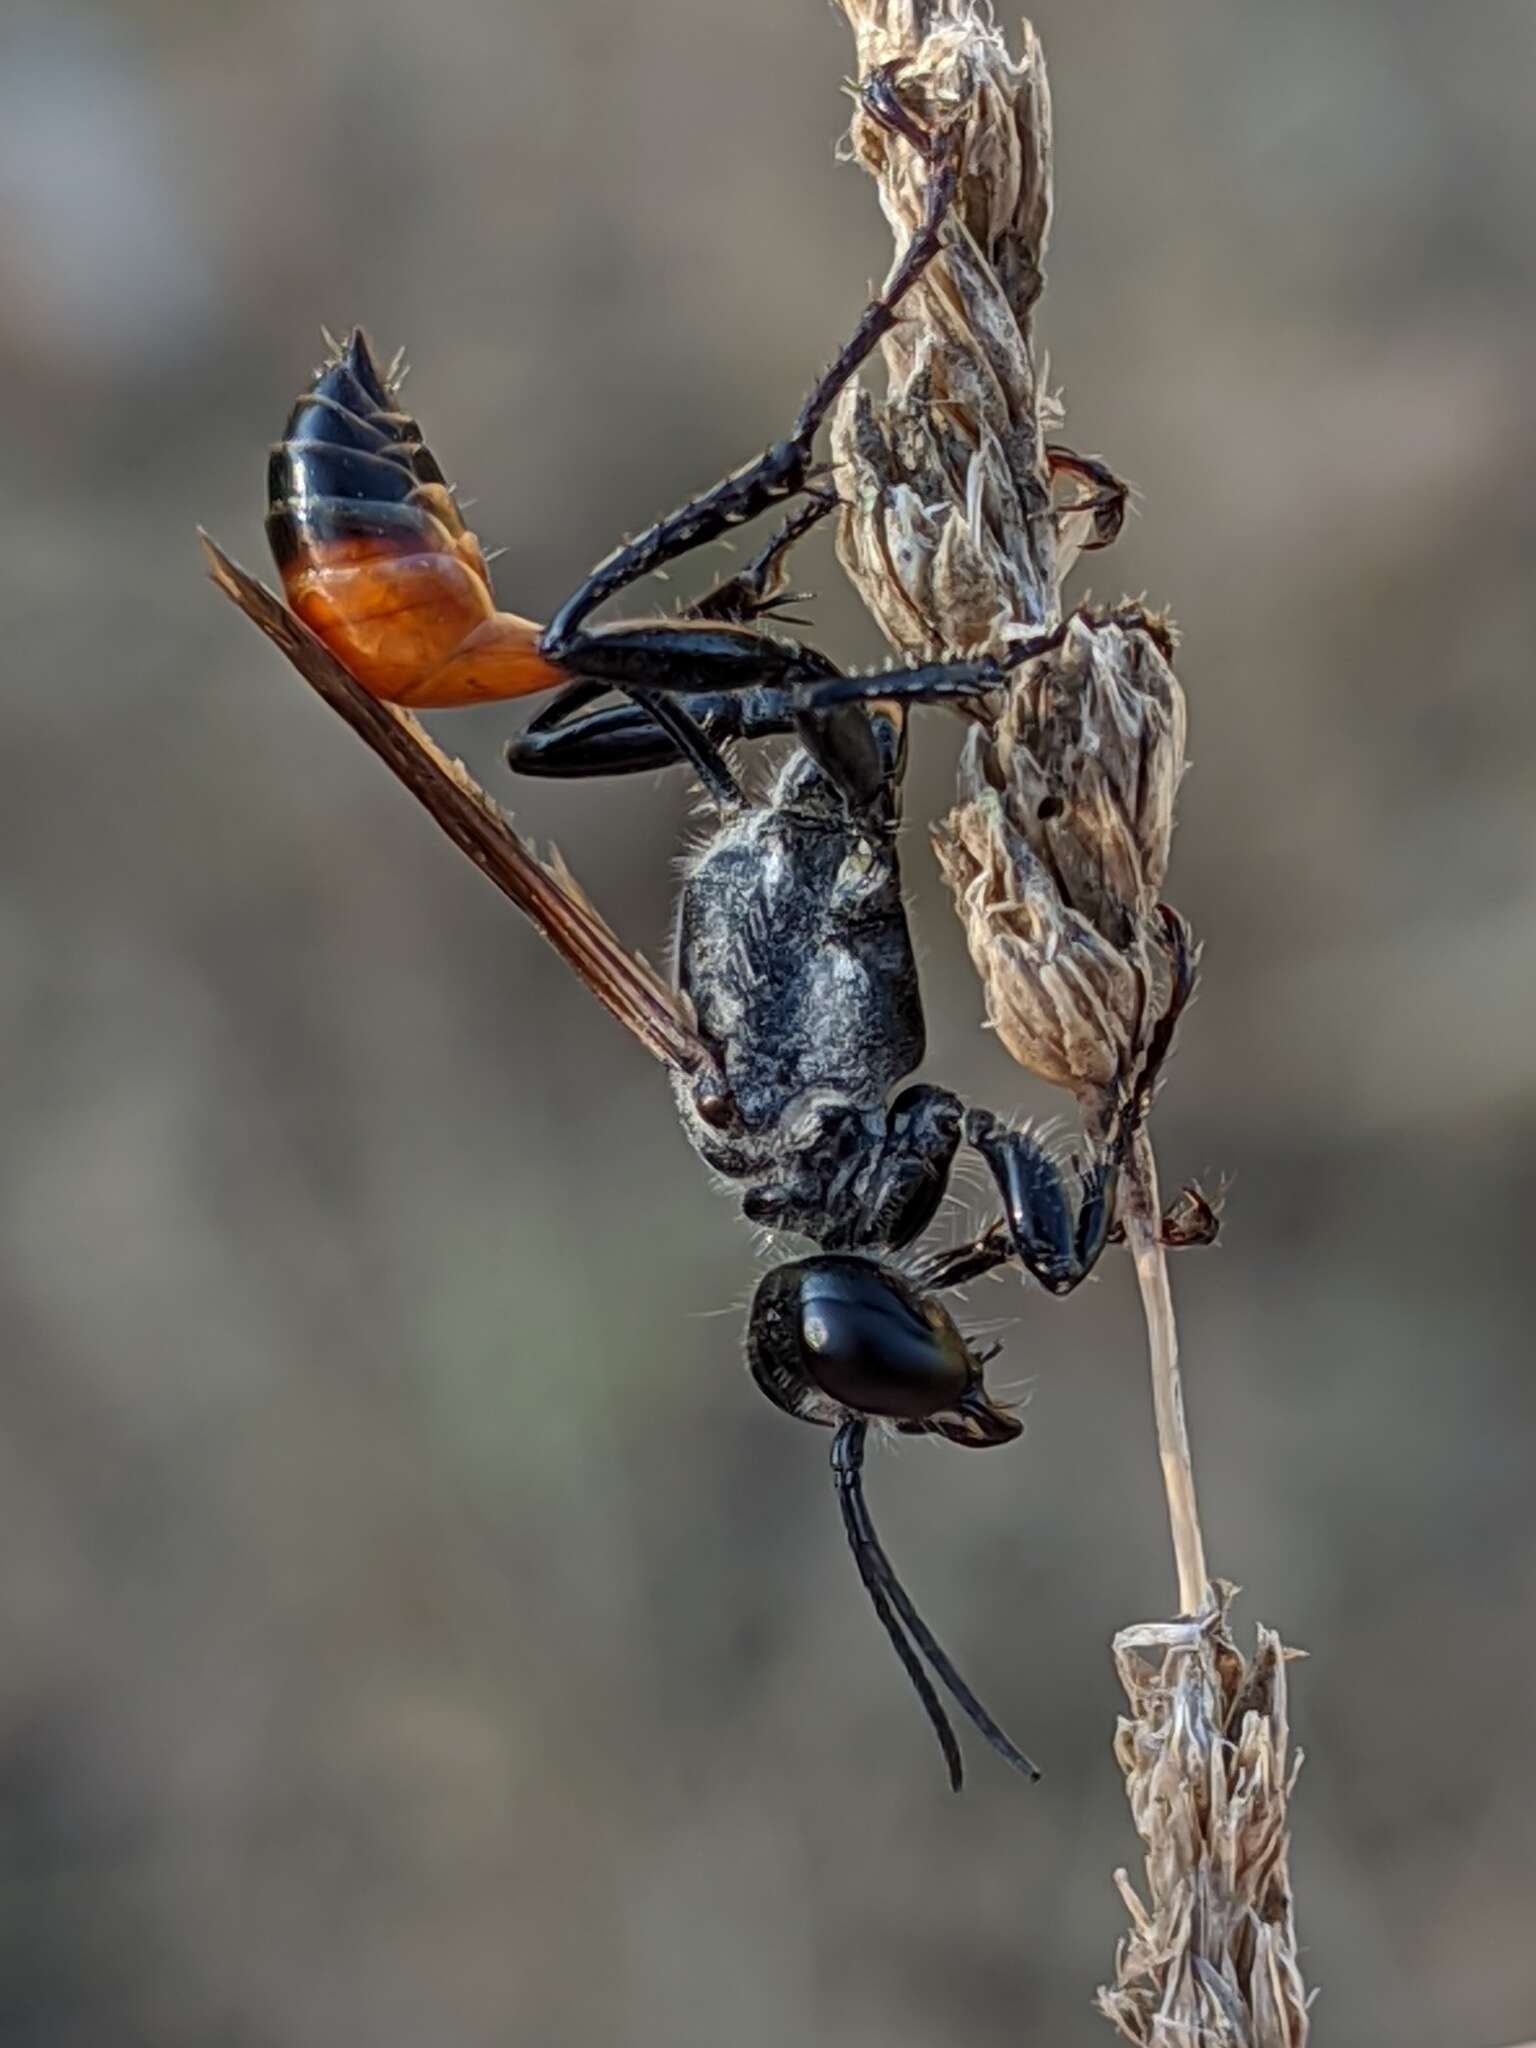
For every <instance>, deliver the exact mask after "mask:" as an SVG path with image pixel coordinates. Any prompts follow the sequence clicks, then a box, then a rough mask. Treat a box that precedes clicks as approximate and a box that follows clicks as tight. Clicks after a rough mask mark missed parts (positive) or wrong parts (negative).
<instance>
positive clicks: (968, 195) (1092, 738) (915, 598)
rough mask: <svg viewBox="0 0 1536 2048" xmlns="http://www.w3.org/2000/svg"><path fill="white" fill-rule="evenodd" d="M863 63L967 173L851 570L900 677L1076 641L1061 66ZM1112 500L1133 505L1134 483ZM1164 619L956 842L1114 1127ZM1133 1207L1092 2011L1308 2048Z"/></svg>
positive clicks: (1257, 1755)
mask: <svg viewBox="0 0 1536 2048" xmlns="http://www.w3.org/2000/svg"><path fill="white" fill-rule="evenodd" d="M840 4H841V6H842V8H843V12H844V13H845V14H846V15H847V17H848V19H849V22H850V24H851V26H852V28H853V30H854V34H855V38H856V41H857V47H858V57H859V72H860V77H861V78H868V77H869V76H870V75H871V74H872V73H875V72H877V71H878V72H879V74H880V75H881V77H882V79H883V80H885V81H886V83H887V84H889V85H891V86H893V87H894V89H895V90H896V91H897V92H898V93H899V94H900V96H901V97H902V99H903V100H904V102H905V103H906V105H907V107H908V108H909V109H910V111H911V112H912V114H913V117H914V118H916V119H919V120H922V121H925V122H927V123H929V124H930V125H943V126H950V125H952V124H958V125H959V128H960V132H961V134H962V136H963V141H964V152H965V153H964V167H963V175H962V179H961V185H960V197H959V201H958V204H957V207H956V209H955V218H954V219H953V220H952V222H951V224H950V228H949V231H948V238H947V240H946V243H945V247H944V253H943V255H942V257H941V259H940V260H939V262H938V263H936V264H935V266H934V267H933V268H932V269H931V270H930V271H929V272H928V274H927V275H926V276H925V277H924V279H923V280H922V282H921V284H920V285H919V286H918V287H917V289H916V290H915V291H914V292H913V294H912V295H911V298H910V299H909V300H908V302H907V304H906V306H905V308H904V312H905V316H906V317H905V318H904V320H903V321H902V323H901V324H900V325H899V326H898V327H897V329H896V331H895V332H894V333H893V334H892V335H891V336H890V337H889V338H888V340H887V341H886V342H885V343H884V345H883V354H884V360H885V368H886V373H887V379H888V388H887V391H886V393H885V395H884V396H883V398H881V399H879V400H876V399H875V398H874V397H872V395H871V394H870V393H869V392H868V391H867V390H864V389H855V390H853V391H851V392H850V393H848V394H846V396H845V400H844V403H843V404H842V406H841V408H840V410H839V412H838V414H837V417H836V418H835V420H834V422H833V434H832V443H833V454H834V458H835V460H836V463H837V469H838V485H839V493H840V495H841V497H842V499H843V501H844V511H843V514H842V522H841V529H840V532H839V536H838V551H839V557H840V559H841V561H842V563H843V566H844V567H845V569H846V570H847V572H848V574H849V577H850V579H851V580H852V582H853V584H854V586H855V587H856V589H857V590H858V592H859V594H860V596H861V597H862V598H863V599H864V601H865V604H866V605H867V606H868V608H869V610H870V612H871V613H872V614H873V616H874V617H875V619H876V620H877V621H878V622H879V624H880V626H881V629H882V630H883V632H884V633H885V636H886V638H887V639H888V640H889V641H890V643H891V644H892V646H893V647H894V648H895V649H896V650H897V651H898V653H899V654H901V655H902V656H903V657H905V658H906V659H908V660H913V659H931V658H934V657H935V656H937V655H939V654H940V653H942V652H943V651H944V650H946V649H951V648H953V649H957V650H961V651H964V652H974V651H979V650H980V649H983V648H998V647H1001V646H1003V645H1005V644H1006V643H1007V642H1008V641H1010V640H1011V639H1018V638H1020V637H1024V636H1026V635H1028V634H1031V633H1033V632H1037V631H1038V629H1039V627H1040V626H1041V625H1046V626H1052V627H1053V626H1056V625H1057V624H1058V623H1059V622H1060V621H1061V620H1062V619H1063V617H1064V616H1065V611H1064V606H1063V600H1062V585H1063V583H1064V581H1065V579H1066V577H1067V575H1068V573H1069V571H1070V569H1071V567H1072V564H1073V561H1074V560H1075V558H1076V555H1077V553H1078V552H1079V551H1080V550H1081V549H1083V548H1085V547H1089V546H1097V545H1103V544H1106V543H1107V542H1108V541H1109V540H1111V539H1113V537H1114V532H1115V530H1116V528H1117V525H1118V510H1117V509H1114V510H1111V511H1110V512H1109V513H1108V514H1107V515H1106V513H1105V509H1104V502H1103V499H1102V498H1101V499H1100V500H1099V501H1098V503H1097V505H1096V504H1095V503H1094V502H1093V501H1092V499H1091V497H1090V498H1085V497H1084V496H1083V495H1081V493H1080V492H1076V491H1074V492H1073V494H1072V495H1069V496H1066V497H1065V499H1063V496H1062V495H1061V494H1060V493H1059V490H1058V486H1059V485H1060V483H1061V481H1062V479H1063V478H1066V479H1068V480H1071V481H1072V482H1074V483H1078V484H1080V483H1082V482H1083V480H1084V479H1087V480H1089V481H1096V482H1097V483H1098V484H1099V485H1100V486H1102V485H1103V484H1104V482H1105V479H1109V481H1110V484H1111V485H1112V484H1113V479H1112V477H1110V473H1109V472H1108V471H1107V470H1106V469H1105V468H1104V466H1103V464H1101V463H1098V462H1097V461H1095V460H1094V459H1092V458H1090V459H1087V460H1085V459H1083V458H1081V457H1073V456H1071V455H1070V454H1064V451H1062V450H1060V449H1059V448H1057V447H1055V446H1054V445H1053V444H1051V443H1050V442H1048V440H1047V432H1048V430H1049V429H1053V428H1055V427H1056V426H1057V424H1058V422H1059V408H1057V406H1056V405H1055V403H1054V401H1053V400H1052V399H1051V398H1050V397H1049V395H1048V393H1047V392H1046V391H1045V390H1044V388H1043V380H1042V378H1041V377H1040V375H1039V372H1038V365H1037V357H1036V347H1035V340H1034V331H1033V322H1034V313H1035V308H1036V305H1037V302H1038V300H1039V297H1040V293H1041V290H1042V288H1043V284H1044V270H1043V261H1044V254H1045V242H1046V237H1047V233H1048V230H1049V225H1050V218H1051V117H1050V94H1049V90H1048V86H1047V82H1046V73H1045V61H1044V57H1043V54H1042V52H1041V48H1040V44H1039V41H1038V38H1037V37H1036V36H1035V34H1034V32H1033V30H1032V29H1031V28H1030V26H1029V24H1028V23H1027V22H1026V23H1025V24H1024V31H1023V38H1022V44H1021V49H1020V54H1019V56H1018V57H1017V58H1015V57H1014V56H1013V55H1011V54H1010V52H1009V50H1008V48H1007V45H1006V43H1005V41H1004V39H1003V37H1002V35H1001V34H1000V33H999V31H998V29H997V27H996V25H995V23H994V21H993V19H992V16H991V13H990V10H989V9H988V8H987V7H986V6H985V5H984V4H983V0H840ZM852 145H853V154H854V156H855V157H856V159H857V160H858V161H859V162H860V163H861V164H862V165H863V166H864V168H865V169H866V170H868V171H869V172H870V174H871V175H872V176H873V177H874V178H875V180H876V182H877V186H878V189H879V193H880V203H881V206H882V208H883V209H884V212H885V214H886V217H887V219H888V220H890V222H891V224H892V226H893V228H894V229H895V231H896V234H897V237H898V241H900V240H902V239H904V238H905V237H907V236H910V235H911V233H912V232H913V230H914V227H915V225H916V223H917V221H918V219H919V218H920V217H921V212H922V206H923V195H924V184H925V178H926V172H925V169H924V165H923V162H922V159H921V157H920V156H919V155H918V153H917V152H915V151H914V150H912V149H911V148H910V147H907V146H905V145H904V144H903V142H902V141H901V140H900V139H893V138H892V136H891V135H890V134H889V132H888V131H887V130H886V128H884V127H883V126H881V125H880V124H879V123H878V122H876V121H873V120H871V119H870V117H869V115H868V113H867V112H866V111H865V110H863V109H860V111H859V112H858V113H856V114H855V117H854V122H853V131H852ZM1110 502H1111V505H1112V506H1113V504H1114V494H1113V490H1112V489H1111V492H1110ZM1173 651H1174V643H1173V635H1172V633H1171V631H1170V629H1169V627H1168V625H1167V623H1166V621H1164V620H1162V619H1160V618H1158V617H1156V616H1155V615H1153V614H1151V613H1149V612H1147V611H1146V610H1145V608H1144V607H1142V606H1139V605H1129V604H1127V605H1122V606H1120V607H1117V608H1116V609H1115V610H1113V611H1109V612H1102V613H1085V612H1079V613H1077V614H1076V615H1075V616H1073V617H1072V618H1071V619H1070V620H1068V622H1067V624H1066V626H1065V628H1064V630H1063V633H1062V637H1061V644H1060V647H1059V649H1057V650H1055V651H1053V652H1051V653H1049V654H1045V655H1041V656H1039V657H1037V658H1034V659H1032V660H1030V661H1029V662H1027V663H1024V664H1021V665H1020V666H1019V667H1017V668H1016V669H1015V670H1014V673H1013V676H1012V678H1011V680H1010V683H1009V687H1008V689H1007V690H1006V692H1003V691H1000V692H999V693H998V697H997V699H996V700H995V701H994V703H993V705H992V706H991V707H990V708H989V710H988V712H987V713H986V715H984V716H982V717H980V718H979V719H978V721H977V722H976V724H975V725H974V726H973V727H972V730H971V731H970V733H969V735H968V737H967V739H966V742H965V746H964V749H963V751H962V757H961V763H960V774H959V793H958V799H957V802H956V805H955V808H954V809H953V811H952V812H951V813H950V815H949V816H948V817H947V818H946V819H944V820H943V821H942V822H941V823H940V824H939V825H937V826H936V827H935V829H934V845H935V849H936V851H937V853H938V857H939V862H940V865H941V867H942V868H943V870H944V873H945V876H946V879H947V880H948V882H949V884H950V888H951V890H952V892H953V895H954V899H955V906H956V909H957V911H958V912H959V914H960V917H961V920H962V922H963V924H964V926H965V930H966V938H967V942H968V945H969V948H970V954H971V959H972V961H973V963H974V965H975V967H976V970H977V973H978V975H979V976H980V978H981V982H982V987H983V990H984V993H985V998H986V1007H987V1017H988V1021H989V1023H990V1024H991V1025H992V1026H993V1028H994V1030H995V1032H996V1035H997V1038H998V1041H999V1043H1001V1044H1002V1045H1003V1046H1004V1047H1005V1048H1006V1049H1007V1051H1009V1052H1010V1053H1011V1054H1012V1055H1013V1057H1014V1058H1015V1059H1016V1060H1018V1061H1019V1062H1020V1064H1021V1065H1023V1066H1025V1067H1027V1068H1028V1069H1029V1070H1030V1071H1031V1072H1032V1073H1034V1074H1036V1075H1038V1076H1039V1077H1040V1078H1041V1079H1043V1080H1046V1081H1048V1082H1050V1083H1052V1084H1053V1085H1054V1086H1057V1087H1062V1088H1066V1089H1068V1090H1070V1091H1071V1093H1072V1094H1073V1095H1074V1096H1075V1097H1076V1098H1077V1100H1078V1102H1079V1104H1080V1105H1081V1109H1082V1113H1083V1118H1084V1122H1085V1124H1086V1126H1087V1127H1088V1128H1089V1130H1091V1131H1095V1132H1097V1133H1100V1134H1102V1133H1104V1132H1105V1131H1106V1130H1107V1129H1109V1128H1110V1126H1111V1123H1112V1120H1113V1117H1114V1116H1115V1114H1116V1113H1117V1112H1118V1107H1119V1105H1120V1104H1121V1103H1123V1099H1124V1098H1123V1094H1122V1093H1121V1091H1122V1090H1123V1088H1124V1085H1125V1077H1126V1076H1127V1075H1136V1074H1140V1073H1141V1072H1142V1071H1143V1070H1144V1062H1146V1061H1147V1060H1148V1059H1149V1058H1150V1057H1151V1056H1152V1051H1153V1048H1154V1045H1155V1044H1156V1043H1157V1042H1158V1040H1157V1031H1158V1020H1160V1019H1161V1018H1163V1017H1164V1016H1165V1015H1171V1014H1173V1012H1174V1010H1175V1008H1176V1002H1177V997H1176V991H1177V990H1178V989H1179V988H1180V987H1181V986H1182V985H1183V976H1184V968H1185V966H1186V965H1187V963H1188V962H1189V961H1191V960H1192V959H1193V957H1194V952H1195V948H1194V941H1193V937H1192V935H1191V934H1190V933H1189V931H1188V928H1187V926H1185V925H1184V923H1183V920H1182V919H1180V918H1179V917H1178V916H1177V914H1176V913H1175V912H1172V911H1171V910H1169V909H1168V908H1167V907H1166V906H1165V905H1164V903H1163V901H1162V898H1163V890H1164V884H1165V881H1166V876H1167V868H1168V859H1169V854H1170V851H1171V843H1172V834H1173V823H1174V796H1175V793H1176V791H1177V788H1178V783H1179V779H1180V776H1181V775H1182V773H1183V766H1184V696H1183V691H1182V689H1181V687H1180V685H1179V682H1178V678H1177V677H1176V675H1175V674H1174V672H1173V667H1172V659H1173ZM1120 1196H1121V1217H1122V1221H1123V1223H1124V1226H1125V1234H1126V1239H1127V1242H1128V1244H1129V1247H1130V1250H1131V1254H1132V1257H1133V1260H1134V1263H1135V1269H1136V1276H1137V1281H1138V1283H1139V1286H1140V1290H1141V1301H1142V1308H1143V1311H1144V1314H1145V1318H1146V1325H1147V1334H1148V1349H1149V1352H1150V1358H1151V1370H1152V1396H1153V1410H1154V1415H1155V1420H1156V1427H1157V1447H1158V1456H1159V1462H1160V1465H1161V1469H1162V1475H1163V1483H1164V1487H1165V1490H1166V1493H1167V1501H1168V1519H1169V1524H1170V1527H1171V1530H1172V1534H1173V1549H1174V1558H1175V1563H1176V1567H1177V1572H1178V1587H1179V1605H1180V1608H1181V1610H1182V1617H1183V1618H1181V1619H1179V1620H1174V1621H1159V1622H1150V1623H1143V1624H1140V1625H1138V1626H1136V1627H1134V1628H1129V1629H1124V1630H1122V1631H1121V1632H1120V1634H1119V1635H1117V1636H1116V1638H1115V1642H1114V1658H1115V1667H1116V1670H1117V1672H1118V1674H1119V1677H1120V1681H1121V1684H1122V1686H1123V1687H1124V1690H1125V1694H1126V1699H1127V1702H1128V1711H1127V1713H1126V1714H1125V1715H1123V1716H1122V1717H1121V1719H1120V1722H1119V1725H1118V1727H1117V1730H1116V1735H1115V1757H1116V1761H1117V1762H1118V1764H1119V1766H1120V1768H1121V1771H1122V1772H1123V1774H1124V1777H1125V1787H1126V1795H1127V1798H1128V1800H1129V1802H1130V1807H1131V1814H1132V1819H1133V1821H1134V1823H1135V1827H1136V1831H1137V1833H1138V1835H1139V1836H1140V1838H1141V1842H1142V1845H1143V1849H1144V1852H1145V1866H1144V1867H1145V1903H1143V1900H1142V1898H1141V1897H1140V1896H1138V1894H1137V1892H1136V1890H1135V1888H1134V1887H1133V1886H1132V1885H1131V1883H1130V1880H1129V1878H1128V1877H1127V1875H1126V1873H1125V1872H1124V1871H1117V1872H1116V1873H1115V1877H1116V1883H1117V1885H1118V1887H1119V1890H1120V1893H1121V1896H1122V1898H1123V1899H1124V1901H1125V1905H1126V1909H1127V1912H1128V1915H1129V1918H1130V1927H1129V1931H1128V1933H1127V1936H1126V1938H1125V1940H1124V1941H1123V1942H1122V1944H1121V1946H1120V1950H1119V1953H1118V1954H1117V1956H1116V1968H1115V1981H1114V1983H1113V1985H1112V1986H1109V1987H1106V1988H1105V1989H1103V1990H1101V1991H1100V1993H1099V1997H1098V2005H1099V2009H1100V2011H1101V2012H1102V2013H1103V2014H1104V2015H1105V2017H1106V2018H1107V2019H1109V2020H1110V2021H1111V2022H1112V2024H1113V2025H1114V2026H1115V2028H1116V2029H1117V2030H1118V2032H1119V2033H1120V2034H1121V2035H1122V2037H1123V2038H1124V2039H1125V2040H1127V2041H1130V2042H1133V2043H1136V2044H1138V2048H1207V2044H1221V2048H1304V2044H1305V2041H1306V2038H1307V2026H1308V2018H1307V1994H1306V1990H1305V1986H1304V1985H1303V1983H1302V1979H1301V1973H1300V1969H1299V1966H1298V1962H1297V1946H1296V1928H1295V1921H1294V1914H1293V1911H1292V1900H1291V1890H1290V1878H1289V1871H1288V1861H1287V1859H1288V1852H1289V1832H1288V1813H1289V1797H1290V1792H1291V1787H1292V1784H1293V1782H1294V1779H1295V1773H1296V1768H1297V1765H1298V1763H1299V1757H1298V1756H1293V1755H1292V1752H1291V1749H1290V1735H1289V1724H1288V1718H1287V1698H1286V1683H1285V1665H1286V1658H1287V1655H1288V1654H1289V1653H1288V1652H1286V1651H1285V1650H1284V1649H1283V1648H1282V1647H1281V1644H1280V1641H1279V1638H1278V1637H1277V1636H1275V1635H1274V1634H1273V1633H1272V1632H1271V1631H1269V1630H1267V1629H1260V1630H1259V1633H1258V1646H1257V1651H1256V1653H1255V1655H1254V1656H1253V1657H1252V1658H1251V1659H1245V1658H1244V1657H1242V1656H1241V1655H1240V1654H1239V1653H1238V1651H1237V1649H1236V1647H1235V1645H1234V1643H1233V1641H1232V1638H1231V1635H1230V1633H1229V1631H1228V1627H1227V1609H1228V1604H1229V1601H1230V1599H1231V1596H1232V1591H1233V1589H1232V1588H1231V1587H1230V1586H1228V1585H1226V1584H1224V1583H1221V1582H1218V1583H1217V1584H1216V1585H1215V1586H1212V1585H1211V1584H1210V1583H1209V1581H1208V1576H1207V1571H1206V1562H1205V1549H1204V1543H1203V1540H1202V1537H1201V1530H1200V1513H1199V1507H1198V1503H1197V1500H1196V1494H1195V1480H1194V1468H1193V1464H1192V1461H1191V1457H1190V1448H1189V1432H1188V1428H1187V1426H1186V1422H1185V1416H1184V1398H1183V1392H1182V1389H1181V1386H1180V1380H1179V1349H1178V1335H1177V1329H1176V1326H1175V1322H1174V1314H1173V1300H1172V1296H1171V1294H1170V1291H1169V1286H1168V1269H1167V1257H1166V1252H1165V1249H1164V1246H1165V1242H1166V1236H1165V1227H1164V1226H1163V1224H1162V1221H1161V1217H1162V1204H1161V1201H1160V1198H1159V1192H1158V1182H1157V1164H1156V1160H1155V1158H1154V1155H1153V1150H1152V1144H1151V1140H1150V1138H1149V1137H1148V1135H1147V1133H1146V1131H1145V1130H1144V1129H1143V1130H1139V1131H1138V1132H1137V1133H1136V1135H1135V1137H1134V1139H1133V1143H1132V1147H1131V1150H1130V1155H1129V1157H1128V1158H1127V1159H1126V1161H1125V1163H1124V1164H1123V1166H1122V1169H1121V1188H1120Z"/></svg>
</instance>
